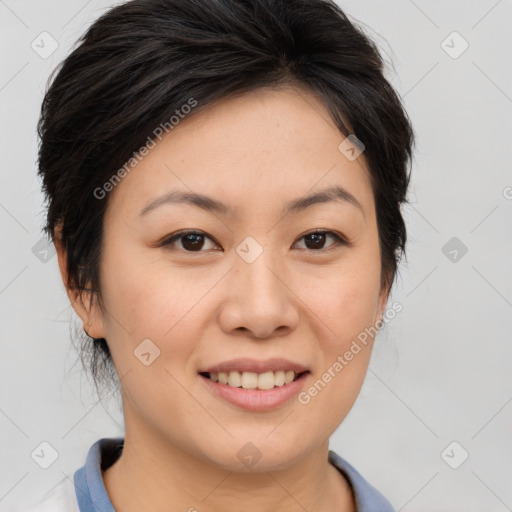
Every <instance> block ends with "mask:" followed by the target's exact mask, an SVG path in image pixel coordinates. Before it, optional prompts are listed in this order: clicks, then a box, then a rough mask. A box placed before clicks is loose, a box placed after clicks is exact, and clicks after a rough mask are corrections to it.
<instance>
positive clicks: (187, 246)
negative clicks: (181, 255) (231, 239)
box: [160, 230, 218, 252]
mask: <svg viewBox="0 0 512 512" xmlns="http://www.w3.org/2000/svg"><path fill="white" fill-rule="evenodd" d="M206 239H208V240H210V241H211V242H213V244H214V246H216V247H218V245H217V243H216V242H215V241H214V240H213V239H212V238H210V237H209V236H208V235H207V234H206V233H204V232H203V231H197V230H184V231H179V232H178V233H173V234H172V235H171V236H170V237H168V238H166V239H165V240H164V241H163V242H162V243H161V244H160V246H161V247H166V248H169V249H170V250H175V249H176V247H175V243H176V242H178V241H179V242H180V245H181V248H178V249H181V250H183V251H185V252H205V251H202V250H201V249H202V248H203V247H204V244H205V240H206Z"/></svg>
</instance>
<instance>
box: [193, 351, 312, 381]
mask: <svg viewBox="0 0 512 512" xmlns="http://www.w3.org/2000/svg"><path fill="white" fill-rule="evenodd" d="M279 370H284V371H287V370H293V371H294V372H295V373H303V372H306V371H308V368H306V367H305V366H303V365H301V364H299V363H296V362H294V361H290V360H288V359H282V358H274V359H266V360H265V361H260V360H257V359H249V358H239V359H231V360H230V361H225V362H223V363H219V364H216V365H215V366H210V367H208V368H204V369H202V370H199V371H198V373H212V372H225V373H229V372H236V371H238V372H256V373H264V372H277V371H279ZM233 389H234V388H233Z"/></svg>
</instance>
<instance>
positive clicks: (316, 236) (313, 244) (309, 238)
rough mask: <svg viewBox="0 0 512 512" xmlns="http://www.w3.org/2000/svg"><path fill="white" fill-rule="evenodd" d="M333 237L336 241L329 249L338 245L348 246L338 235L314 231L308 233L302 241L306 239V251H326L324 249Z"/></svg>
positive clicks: (330, 232)
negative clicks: (327, 241) (328, 240)
mask: <svg viewBox="0 0 512 512" xmlns="http://www.w3.org/2000/svg"><path fill="white" fill-rule="evenodd" d="M329 237H331V238H333V239H334V240H335V242H334V244H330V245H329V246H328V247H327V248H329V247H332V246H337V245H346V244H347V242H346V240H344V239H343V238H341V236H339V235H338V234H336V233H334V232H332V231H313V232H311V233H308V234H306V235H304V236H302V237H301V238H300V240H302V239H304V240H305V241H306V242H305V245H306V249H308V250H313V251H318V250H324V249H326V248H325V247H324V245H325V243H326V240H327V239H328V238H329Z"/></svg>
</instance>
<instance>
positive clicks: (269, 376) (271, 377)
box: [199, 370, 309, 390]
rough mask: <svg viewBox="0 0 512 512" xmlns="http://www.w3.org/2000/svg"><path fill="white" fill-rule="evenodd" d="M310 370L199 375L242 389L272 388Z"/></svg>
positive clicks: (283, 384)
mask: <svg viewBox="0 0 512 512" xmlns="http://www.w3.org/2000/svg"><path fill="white" fill-rule="evenodd" d="M307 373H309V371H305V372H301V373H295V372H294V371H293V370H278V371H275V372H272V371H269V372H263V373H256V372H237V371H231V372H211V373H209V372H201V373H200V374H199V375H201V376H202V377H205V378H207V379H210V380H212V381H214V382H218V383H219V384H223V385H226V386H230V387H233V388H242V389H261V390H265V389H272V388H275V387H282V386H286V385H287V384H290V383H291V382H294V381H296V380H298V379H300V378H302V377H303V376H304V375H305V374H307Z"/></svg>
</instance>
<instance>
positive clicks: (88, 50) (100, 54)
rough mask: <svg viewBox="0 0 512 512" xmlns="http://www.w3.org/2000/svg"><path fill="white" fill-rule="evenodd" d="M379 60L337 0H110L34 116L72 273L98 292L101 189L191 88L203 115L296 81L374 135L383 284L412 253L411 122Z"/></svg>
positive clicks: (103, 346)
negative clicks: (408, 249) (228, 101)
mask: <svg viewBox="0 0 512 512" xmlns="http://www.w3.org/2000/svg"><path fill="white" fill-rule="evenodd" d="M57 71H58V72H57ZM383 71H384V66H383V59H382V57H381V55H380V53H379V51H378V49H377V47H376V45H375V44H374V43H373V41H371V40H370V39H369V38H368V37H367V36H366V35H365V34H364V32H363V31H362V30H361V29H360V28H358V27H357V26H355V25H354V24H353V23H352V22H350V21H349V19H348V18H347V16H346V15H345V14H344V13H343V11H342V10H341V9H340V7H339V6H338V5H337V4H336V3H335V2H334V1H332V0H132V1H129V2H126V3H124V4H121V5H118V6H116V7H114V8H111V9H110V10H109V11H108V12H106V13H105V14H103V15H102V16H101V17H100V18H98V19H97V21H96V22H95V23H94V24H93V25H91V26H90V28H89V29H88V30H87V31H86V33H85V34H84V35H83V36H82V37H81V38H80V39H79V41H78V45H77V47H76V48H75V49H74V50H73V51H72V52H71V53H70V55H69V56H68V57H67V58H66V59H65V60H64V61H63V62H62V63H61V64H60V65H59V67H58V68H57V69H55V71H54V73H53V74H52V76H51V77H50V79H49V82H51V84H50V85H49V86H48V88H47V91H46V94H45V97H44V100H43V103H42V106H41V115H40V119H39V122H38V134H39V137H40V147H39V154H38V163H39V175H40V176H41V178H42V181H43V190H44V192H45V196H46V200H47V203H48V209H47V220H46V225H45V228H44V229H45V232H46V233H47V234H49V235H50V237H51V238H52V239H53V240H54V241H56V239H58V240H59V241H60V243H61V244H62V247H63V248H64V249H65V251H66V254H67V272H68V282H67V286H68V287H70V288H72V289H75V290H77V291H78V292H79V295H80V297H82V292H84V291H92V292H93V293H92V297H93V298H95V299H99V301H100V303H101V293H100V287H99V264H100V255H101V245H102V233H103V218H104V214H105V211H106V207H107V204H108V198H106V199H105V200H98V198H97V194H95V193H94V191H95V190H97V189H98V187H102V186H103V185H104V184H105V183H106V182H108V181H109V179H112V176H113V175H114V174H115V173H116V171H117V170H119V169H120V168H121V167H122V166H123V165H124V164H125V163H126V162H127V161H128V160H129V159H130V158H131V157H132V156H133V154H134V152H136V151H137V150H138V149H139V148H141V147H142V146H144V144H145V143H146V141H147V139H148V137H149V136H151V134H152V133H153V132H154V130H155V128H156V127H157V126H159V125H161V124H164V123H166V122H167V121H168V120H169V118H170V117H171V116H172V115H173V114H174V112H175V111H176V110H177V109H179V108H180V107H181V106H182V105H184V104H186V103H187V101H189V100H190V98H194V99H195V101H197V104H198V106H197V107H196V108H195V109H194V111H193V112H192V114H191V115H194V114H195V113H197V112H200V111H201V110H204V109H205V108H208V106H211V105H212V104H214V103H215V102H216V101H218V100H220V99H225V98H228V97H232V96H235V95H240V94H244V93H246V92H249V91H251V90H255V89H258V88H262V87H280V86H287V85H291V86H294V85H297V86H301V87H304V88H306V89H308V90H309V91H311V92H312V93H314V94H315V95H317V97H319V98H320V99H321V100H322V101H323V103H324V104H325V106H326V108H327V109H328V111H329V113H330V115H331V117H332V119H333V121H334V122H335V123H336V125H337V126H338V128H339V130H340V132H341V133H343V134H344V135H345V136H348V135H349V134H355V135H356V137H357V138H358V139H359V140H360V141H362V143H363V144H364V145H365V152H364V157H365V159H366V161H367V163H368V167H369V172H370V175H371V181H372V189H373V194H374V199H375V206H376V213H377V223H378V232H379V244H380V253H381V264H382V268H381V285H382V286H386V287H389V288H391V286H392V284H393V282H394V279H395V275H396V271H397V264H398V262H399V260H400V259H401V257H402V256H403V255H405V243H406V228H405V223H404V220H403V218H402V214H401V204H402V203H404V202H406V201H407V199H406V194H407V189H408V185H409V180H410V171H409V164H410V161H411V158H412V146H413V143H414V135H413V130H412V127H411V124H410V122H409V118H408V116H407V114H406V112H405V110H404V108H403V106H402V104H401V101H400V98H399V97H398V95H397V93H396V92H395V91H394V89H393V88H392V86H391V85H390V84H389V82H388V81H387V80H386V79H385V77H384V73H383ZM56 72H57V73H56ZM52 77H53V79H52ZM83 341H84V343H83V344H82V349H83V351H84V352H82V356H83V354H84V353H88V354H89V355H90V356H91V359H90V361H89V364H88V365H87V366H89V368H90V370H91V371H92V374H93V376H94V381H95V383H96V386H97V378H98V376H99V373H100V370H102V369H103V370H108V374H109V375H112V370H113V365H112V360H111V356H110V351H109V348H108V345H107V342H106V340H105V339H91V338H88V337H86V338H85V339H84V340H83ZM87 347H88V348H87ZM82 361H84V359H83V357H82ZM114 373H115V372H114Z"/></svg>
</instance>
